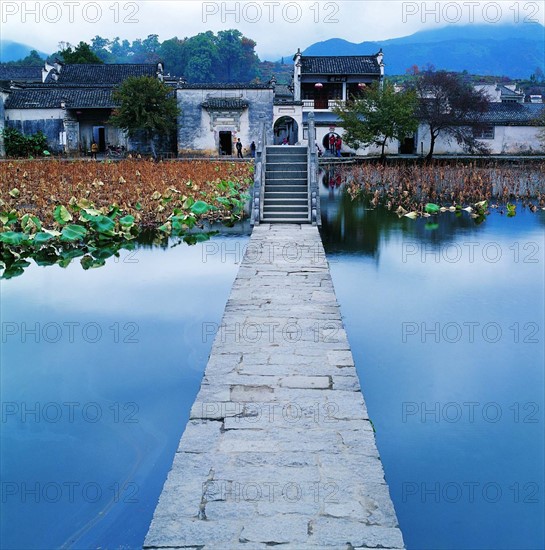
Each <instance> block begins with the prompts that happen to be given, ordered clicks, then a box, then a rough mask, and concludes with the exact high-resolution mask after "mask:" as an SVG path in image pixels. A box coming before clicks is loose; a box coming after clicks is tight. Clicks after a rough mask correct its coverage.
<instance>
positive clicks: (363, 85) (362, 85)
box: [358, 82, 366, 90]
mask: <svg viewBox="0 0 545 550" xmlns="http://www.w3.org/2000/svg"><path fill="white" fill-rule="evenodd" d="M365 87H366V84H365V82H360V83H359V84H358V88H359V89H360V90H363V89H364V88H365Z"/></svg>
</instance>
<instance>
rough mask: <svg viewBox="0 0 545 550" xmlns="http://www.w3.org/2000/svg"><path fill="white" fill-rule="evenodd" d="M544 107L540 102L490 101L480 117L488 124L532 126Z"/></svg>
mask: <svg viewBox="0 0 545 550" xmlns="http://www.w3.org/2000/svg"><path fill="white" fill-rule="evenodd" d="M543 109H545V104H541V105H540V104H539V103H489V105H488V110H487V111H486V112H485V113H482V114H481V115H480V117H479V118H480V120H481V121H482V122H484V123H487V124H501V125H517V126H518V125H522V126H531V125H534V124H537V123H536V119H537V118H538V116H539V115H540V113H541V112H542V111H543Z"/></svg>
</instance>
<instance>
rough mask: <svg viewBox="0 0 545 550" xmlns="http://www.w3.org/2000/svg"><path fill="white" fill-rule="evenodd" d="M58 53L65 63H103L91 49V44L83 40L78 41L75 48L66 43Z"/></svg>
mask: <svg viewBox="0 0 545 550" xmlns="http://www.w3.org/2000/svg"><path fill="white" fill-rule="evenodd" d="M61 48H62V46H61ZM59 55H60V57H62V59H63V61H64V62H65V63H76V64H82V63H95V64H101V63H103V61H102V60H101V59H100V57H98V56H97V55H96V54H95V53H94V52H93V51H92V50H91V46H89V44H87V43H85V42H80V43H79V44H78V45H77V46H76V47H75V48H72V46H71V45H70V44H66V46H65V47H64V48H62V49H61V50H60V51H59Z"/></svg>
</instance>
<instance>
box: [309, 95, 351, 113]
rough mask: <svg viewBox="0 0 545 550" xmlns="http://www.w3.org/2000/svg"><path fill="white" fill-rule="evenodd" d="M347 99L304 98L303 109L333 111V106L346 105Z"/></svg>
mask: <svg viewBox="0 0 545 550" xmlns="http://www.w3.org/2000/svg"><path fill="white" fill-rule="evenodd" d="M344 104H345V101H343V100H341V99H321V98H316V99H303V111H331V110H332V109H333V107H335V106H337V105H338V106H340V107H344Z"/></svg>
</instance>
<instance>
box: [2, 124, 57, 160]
mask: <svg viewBox="0 0 545 550" xmlns="http://www.w3.org/2000/svg"><path fill="white" fill-rule="evenodd" d="M3 136H4V146H5V148H6V155H7V156H8V157H31V156H32V157H36V156H40V155H43V154H44V151H46V150H47V137H46V136H45V134H44V133H43V132H42V131H41V130H39V131H38V132H36V133H35V134H32V135H30V136H25V135H23V134H22V133H21V132H19V130H17V129H15V128H5V129H4V131H3Z"/></svg>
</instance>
